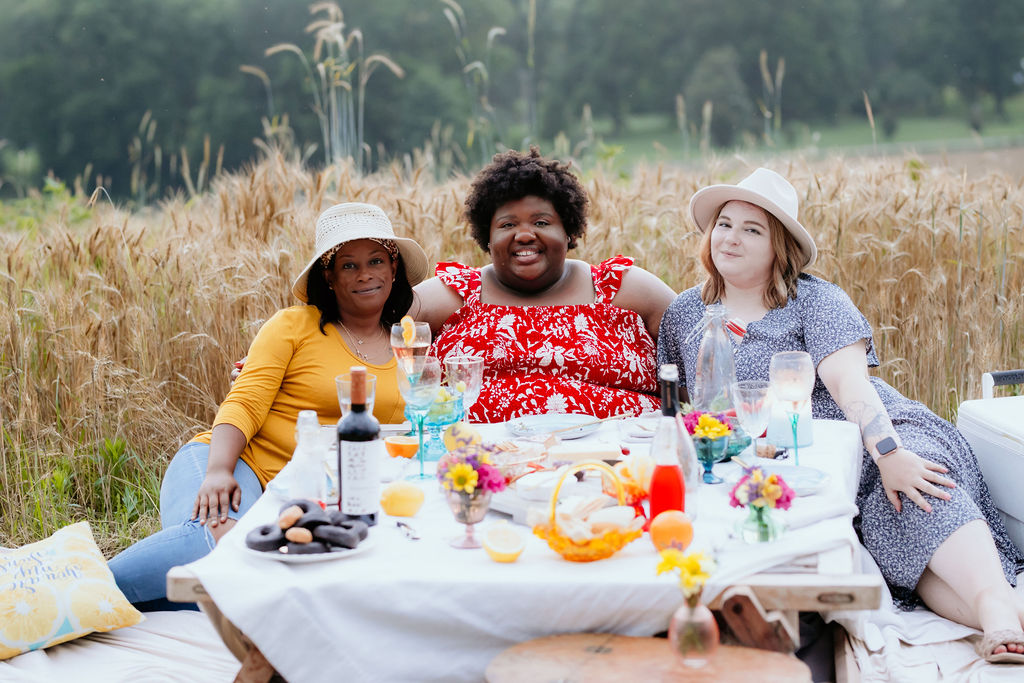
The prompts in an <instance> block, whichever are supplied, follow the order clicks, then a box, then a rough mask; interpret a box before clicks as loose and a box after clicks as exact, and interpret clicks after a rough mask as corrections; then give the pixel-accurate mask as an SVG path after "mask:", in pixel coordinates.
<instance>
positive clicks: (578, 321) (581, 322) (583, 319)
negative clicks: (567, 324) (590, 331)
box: [572, 313, 587, 332]
mask: <svg viewBox="0 0 1024 683" xmlns="http://www.w3.org/2000/svg"><path fill="white" fill-rule="evenodd" d="M572 324H573V325H574V326H575V327H576V331H577V332H582V331H583V330H585V329H587V316H585V315H583V314H582V313H577V314H576V317H575V318H573V321H572Z"/></svg>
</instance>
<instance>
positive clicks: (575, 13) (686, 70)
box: [0, 0, 1024, 196]
mask: <svg viewBox="0 0 1024 683" xmlns="http://www.w3.org/2000/svg"><path fill="white" fill-rule="evenodd" d="M309 4H310V3H309V1H308V0H262V1H260V2H256V1H254V0H159V1H158V0H129V1H128V2H125V1H124V0H120V1H117V2H115V0H78V1H76V2H67V1H66V0H33V1H32V2H24V0H0V147H4V146H6V152H7V153H8V156H9V154H10V153H11V150H19V151H28V152H29V154H30V156H28V157H22V159H21V160H22V162H25V161H26V160H28V161H29V162H33V163H32V164H30V166H29V167H28V169H27V171H26V169H25V167H24V163H22V165H21V166H16V164H15V162H14V161H13V160H9V161H4V162H3V167H2V168H0V175H4V176H6V177H7V182H8V187H7V188H4V187H3V186H0V193H4V192H6V193H10V192H12V191H13V189H14V188H13V185H12V176H14V175H15V170H17V169H18V168H20V169H21V170H20V171H19V172H21V173H22V174H23V175H24V174H25V173H26V172H27V173H28V175H29V176H34V177H35V180H36V182H35V185H36V186H38V185H39V182H38V181H39V180H40V179H41V176H42V174H44V173H46V171H48V170H52V171H53V172H54V174H55V175H56V176H57V177H59V178H63V179H66V180H69V181H70V180H71V179H73V178H74V177H75V176H77V175H80V174H84V173H85V171H86V169H87V167H88V170H89V171H90V173H89V174H88V175H89V180H90V183H89V184H90V186H91V185H92V184H93V182H92V181H93V180H94V179H95V177H96V175H99V176H100V177H101V179H102V180H103V181H104V182H103V184H104V186H105V187H106V188H107V189H108V190H110V191H111V192H112V193H113V194H115V195H119V196H125V195H127V193H128V188H129V176H130V173H131V163H132V162H131V161H130V160H129V156H130V153H129V148H130V147H131V146H132V141H133V138H134V137H136V136H137V135H138V134H139V131H138V129H139V123H140V121H142V119H143V116H144V115H145V113H146V112H151V120H152V121H155V122H156V128H155V130H154V131H153V136H152V138H151V139H149V140H145V145H144V146H145V149H142V150H140V154H141V155H142V158H144V159H147V160H148V161H149V163H150V164H151V165H152V166H153V171H151V172H150V175H151V176H153V175H160V176H161V177H162V178H163V183H164V185H167V186H172V185H175V184H180V178H177V177H176V176H175V173H174V169H173V168H172V165H173V164H174V163H175V161H177V162H180V159H181V153H182V150H185V152H186V153H187V154H188V155H189V157H190V158H191V159H192V160H193V172H194V166H195V163H196V162H195V160H196V159H198V158H200V157H201V156H202V153H203V146H204V142H205V140H206V139H207V138H208V139H209V143H210V145H211V147H212V148H213V149H214V150H219V149H220V148H221V147H222V146H223V159H222V162H223V166H224V167H225V168H227V169H230V168H235V167H238V166H239V165H241V164H243V163H244V162H246V161H248V160H249V159H250V158H252V157H253V156H254V147H253V144H252V140H253V138H256V137H259V136H261V135H263V133H264V131H263V129H262V127H261V123H260V119H261V117H266V118H268V119H270V120H273V117H274V116H280V115H282V114H288V120H289V122H290V125H291V127H292V129H293V132H294V135H295V137H296V138H297V140H298V141H299V142H300V143H318V141H319V131H318V129H317V124H316V120H315V117H314V116H313V114H312V113H311V110H310V96H309V90H308V83H306V82H305V74H304V72H303V71H302V69H301V67H300V65H299V64H298V62H297V60H295V59H291V58H287V57H286V56H284V55H277V56H271V57H267V56H265V55H264V51H265V50H266V49H267V48H269V47H271V46H273V45H276V44H279V43H282V42H291V43H294V44H296V45H299V46H300V47H301V48H302V49H303V50H305V51H307V53H309V52H311V50H312V39H311V38H310V37H309V36H308V35H307V34H306V33H305V31H304V29H305V27H306V26H307V24H308V23H309V22H310V20H311V15H310V11H309ZM460 4H461V7H462V9H463V10H464V12H465V16H466V29H467V33H466V36H465V37H464V40H463V42H462V43H461V44H460V43H458V42H457V41H456V38H455V37H454V35H453V32H452V30H451V27H450V26H449V25H448V22H447V21H446V19H445V17H444V15H443V11H444V9H445V8H446V7H449V5H447V4H446V3H445V0H373V1H372V2H371V1H370V0H348V1H344V2H342V3H341V8H342V10H343V11H344V13H345V20H346V24H347V27H348V29H350V30H351V29H353V28H358V29H360V30H361V32H362V34H363V36H364V39H365V44H366V49H367V52H368V53H370V52H380V53H383V54H385V55H387V56H389V57H390V58H391V59H393V60H394V61H395V62H397V63H398V64H399V65H400V66H401V67H402V68H403V69H404V70H405V71H406V76H405V78H404V79H398V78H395V77H393V76H391V75H390V74H386V73H383V72H381V73H379V74H378V75H377V76H375V77H374V79H373V80H372V82H371V83H370V84H369V88H368V95H367V105H366V121H367V124H366V126H367V131H366V141H367V144H368V145H369V147H370V148H371V150H372V154H373V157H372V158H373V164H374V166H376V165H378V164H379V163H380V162H381V161H384V160H386V159H387V158H388V157H394V156H400V155H402V154H404V153H408V152H410V151H412V150H414V149H417V148H421V147H423V145H424V143H425V141H426V140H428V139H430V138H431V136H432V135H433V138H434V140H435V144H436V141H438V140H439V139H440V138H441V137H442V135H447V138H446V139H448V140H449V141H450V143H449V144H451V145H453V146H458V147H459V148H461V152H462V153H461V154H457V155H456V162H459V165H461V166H462V167H463V168H467V167H471V166H473V165H475V164H478V163H479V161H480V159H481V158H486V156H487V149H486V148H485V149H483V153H482V154H471V153H469V147H471V146H472V144H471V143H470V131H471V130H472V129H474V127H475V130H476V131H477V132H479V131H480V130H481V129H480V126H479V125H477V123H476V122H472V121H471V119H473V118H474V116H478V114H479V112H476V113H474V105H475V104H476V105H479V92H480V91H474V90H473V87H469V86H468V83H469V82H471V81H473V80H474V79H475V78H478V77H479V75H480V74H479V72H476V73H475V74H471V75H467V74H465V73H464V72H463V67H464V63H465V62H463V61H460V59H459V57H458V56H457V54H456V48H457V47H461V48H462V49H463V50H464V54H465V55H468V61H473V60H482V61H486V64H487V67H488V71H487V82H486V88H484V89H483V92H485V94H486V111H487V118H488V122H489V125H490V126H491V127H490V129H488V130H486V131H484V133H486V136H485V138H486V139H485V140H484V142H487V143H488V144H490V145H491V147H493V146H494V145H504V146H510V147H521V146H523V145H524V144H527V143H529V142H531V141H550V140H552V139H554V138H555V137H556V136H557V135H558V134H559V133H564V134H565V135H566V136H567V137H568V138H569V139H570V140H571V141H573V142H576V141H579V140H580V139H582V138H583V137H585V136H586V135H587V131H586V130H585V122H583V121H581V114H582V111H583V107H584V105H589V106H590V107H591V109H592V111H593V116H594V117H595V118H597V119H602V120H610V121H611V122H612V134H613V135H618V134H622V133H623V132H625V130H626V128H627V127H628V125H629V122H630V121H631V117H635V116H636V115H644V114H646V115H657V116H662V117H664V120H665V123H666V127H667V128H670V127H671V126H672V125H673V121H674V120H675V97H676V95H677V94H679V93H683V91H684V86H689V87H690V88H691V89H693V90H694V91H695V92H698V93H700V96H701V97H710V98H712V99H713V100H715V103H716V106H715V111H717V112H718V113H719V116H720V120H718V121H715V123H714V125H715V127H716V128H717V130H716V133H715V138H716V140H717V141H718V142H719V143H720V144H729V143H734V142H736V141H739V140H742V139H743V135H744V134H745V133H749V134H750V135H753V136H756V135H758V134H759V132H760V131H761V130H762V129H763V121H762V120H761V119H760V113H759V107H758V106H756V100H757V99H759V98H760V97H761V95H762V80H761V73H760V71H759V67H758V56H759V54H760V52H761V51H762V50H765V51H766V53H767V56H768V62H769V64H772V65H774V64H775V63H776V60H777V59H779V58H784V59H785V61H786V72H785V80H784V84H783V96H782V101H781V105H782V106H781V114H782V121H783V122H785V125H786V126H789V127H791V128H792V127H794V126H797V125H799V124H801V123H803V124H807V123H809V122H821V121H836V120H839V119H842V118H843V117H845V116H849V115H853V114H856V115H860V116H863V113H864V100H863V93H867V94H868V96H869V97H870V98H871V103H872V106H873V109H874V114H875V116H876V117H877V118H879V119H880V120H881V121H883V123H884V124H885V125H884V128H883V132H885V133H889V134H891V133H893V132H894V131H895V130H896V127H897V126H898V120H899V119H900V118H902V117H906V116H911V115H923V114H928V115H935V114H953V115H956V116H961V117H963V118H964V119H969V120H970V121H971V122H972V125H974V126H975V127H976V128H981V127H983V126H984V125H985V124H986V120H985V117H984V115H983V113H982V108H981V103H982V102H991V106H990V109H991V110H992V111H993V112H994V113H995V116H996V117H1002V116H1004V102H1005V101H1006V100H1007V99H1008V98H1009V97H1012V96H1013V95H1015V94H1017V93H1020V92H1021V82H1022V81H1024V76H1021V75H1020V72H1021V71H1022V69H1024V65H1022V64H1021V58H1022V57H1024V40H1022V37H1024V3H1021V2H1019V0H986V1H985V2H980V3H979V2H976V1H975V0H913V1H910V0H774V1H773V2H750V1H749V0H680V1H678V2H665V1H664V0H632V1H631V2H628V3H624V2H621V1H619V0H464V1H463V2H461V3H460ZM531 17H533V20H531ZM495 26H500V27H503V28H504V29H505V33H504V34H503V35H500V36H498V37H497V38H495V39H494V40H493V47H492V49H490V50H488V49H487V48H486V44H487V35H488V31H489V30H490V29H491V28H492V27H495ZM722 49H729V50H731V51H733V52H734V53H735V55H736V58H737V62H736V64H737V71H736V74H735V75H736V76H737V77H738V78H739V79H740V80H741V81H742V83H743V84H744V86H745V93H744V92H737V88H736V87H735V85H734V84H735V80H734V79H733V80H730V79H723V80H721V81H718V80H711V81H707V80H706V79H705V78H704V77H701V80H703V81H705V82H703V83H702V84H694V83H693V79H694V76H695V75H699V72H698V71H697V67H698V65H699V64H700V63H701V62H702V60H703V59H705V58H706V56H707V55H708V54H709V52H711V51H714V50H722ZM243 64H248V65H254V66H258V67H259V68H261V69H263V70H265V71H266V72H267V74H268V75H269V77H270V80H271V83H272V96H271V97H270V104H268V96H267V93H266V92H265V91H264V88H263V86H262V85H261V84H260V82H259V81H258V80H257V79H256V78H253V77H252V76H250V75H246V74H243V73H242V72H241V71H239V67H240V66H241V65H243ZM1015 77H1016V79H1017V80H1015ZM474 87H475V86H474ZM950 92H952V93H953V96H952V97H949V96H946V95H948V94H949V93H950ZM738 97H739V98H743V99H744V100H745V101H744V102H743V103H741V105H740V106H734V105H730V98H731V99H733V100H735V99H736V98H738ZM701 105H702V102H696V101H689V100H688V102H687V107H688V109H689V112H690V113H689V121H690V124H691V125H695V126H699V125H700V123H699V118H698V117H699V113H698V112H699V111H700V110H701ZM477 109H479V106H477ZM726 112H728V113H729V114H730V115H729V116H727V115H726ZM435 125H437V126H438V128H439V129H440V131H441V132H439V130H438V129H434V130H433V132H432V129H433V128H434V127H435ZM723 128H724V129H725V130H724V131H723ZM480 134H481V135H483V133H480ZM790 138H792V133H790ZM144 139H145V138H144ZM755 139H756V137H755ZM473 144H476V143H473ZM157 147H159V148H160V149H161V151H162V156H161V159H159V160H156V159H152V158H150V157H151V156H152V152H153V150H154V149H156V148H157ZM147 152H148V153H149V155H150V156H146V154H147ZM33 155H34V156H33ZM172 157H176V159H172ZM313 158H314V160H318V158H317V157H316V156H314V157H313ZM321 158H322V157H321ZM36 159H38V160H37V161H35V160H36ZM158 161H159V163H157V162H158ZM89 165H91V166H89ZM157 166H160V168H159V169H157ZM12 169H15V170H12ZM19 182H20V183H21V184H25V182H26V181H25V180H23V179H22V180H19Z"/></svg>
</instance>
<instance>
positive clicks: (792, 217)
mask: <svg viewBox="0 0 1024 683" xmlns="http://www.w3.org/2000/svg"><path fill="white" fill-rule="evenodd" d="M797 208H798V200H797V194H796V191H795V190H794V189H793V186H792V185H790V184H789V182H788V181H786V179H785V178H783V177H782V176H780V175H778V174H777V173H775V172H773V171H770V170H768V169H764V168H761V169H758V170H756V171H755V172H754V173H752V174H751V175H750V176H749V177H747V178H745V179H744V180H743V181H741V182H740V183H739V184H738V185H714V186H711V187H706V188H703V189H702V190H700V191H698V192H697V193H696V194H695V195H694V196H693V198H692V199H691V201H690V217H691V219H692V220H693V221H694V223H695V224H696V226H697V227H698V228H699V229H700V230H701V232H703V233H704V238H703V241H702V242H701V247H700V256H701V262H702V264H703V266H704V268H705V270H706V271H707V272H708V275H709V277H708V279H707V281H706V282H705V283H704V284H703V285H701V286H697V287H694V288H691V289H688V290H686V291H685V292H683V293H682V294H680V295H679V296H678V297H677V298H676V300H675V301H674V302H673V303H672V305H671V306H670V307H669V309H668V310H667V311H666V312H665V316H664V317H663V318H662V322H661V334H660V336H659V339H658V361H659V363H676V364H677V365H678V366H679V368H680V372H681V373H682V374H683V375H684V379H685V381H686V386H687V388H688V389H690V390H692V389H693V381H694V368H695V365H696V360H697V351H698V344H699V342H700V335H696V338H691V337H690V332H691V330H692V329H693V328H694V327H695V326H696V325H698V324H700V322H701V319H702V317H703V315H704V309H705V306H706V305H708V304H712V303H716V302H720V303H722V304H725V306H726V307H727V308H728V311H729V316H730V317H731V318H733V319H738V320H739V321H742V323H743V325H742V326H741V327H745V332H744V334H743V336H742V338H740V337H735V336H734V337H733V339H732V341H733V343H734V350H735V353H736V376H737V379H738V380H745V379H767V378H768V365H769V362H770V360H771V356H772V354H773V353H775V352H778V351H794V350H802V351H807V352H808V353H809V354H810V355H811V357H812V359H813V361H814V365H815V368H816V371H817V376H816V378H815V385H814V393H813V396H812V405H813V411H814V417H816V418H826V419H836V420H843V419H846V420H850V421H851V422H854V423H856V424H858V425H859V426H860V429H861V435H862V437H863V440H864V447H865V450H864V454H863V458H864V461H863V466H862V474H861V481H860V486H859V490H858V493H857V505H858V507H859V508H860V518H859V521H860V527H859V531H860V534H861V536H862V539H863V542H864V545H865V547H867V549H868V551H869V552H870V553H871V555H872V557H874V559H875V561H876V562H877V564H878V566H879V567H880V568H881V570H882V574H883V575H884V577H885V579H886V581H887V582H888V584H889V586H890V589H891V592H892V595H893V599H894V601H895V602H896V604H897V605H898V606H899V607H901V608H902V609H912V608H913V607H915V606H917V605H919V604H920V603H921V601H923V602H924V603H925V604H926V605H927V606H928V607H930V608H931V609H932V610H933V611H934V612H936V613H938V614H940V615H942V616H944V617H946V618H948V619H952V620H954V621H957V622H959V623H962V624H966V625H968V626H971V627H973V628H978V629H981V630H982V631H984V633H985V638H984V639H983V641H982V645H981V647H980V648H979V652H981V653H982V654H983V655H984V656H985V657H986V658H987V659H989V660H990V661H1015V662H1018V663H1024V632H1022V628H1021V627H1022V623H1024V604H1022V601H1021V600H1020V599H1019V598H1017V597H1016V595H1015V594H1014V592H1013V589H1012V588H1011V583H1015V582H1016V576H1017V573H1018V572H1020V571H1021V570H1022V569H1024V556H1022V555H1021V552H1020V550H1018V549H1017V548H1016V547H1015V546H1014V545H1013V543H1012V542H1011V541H1010V540H1009V538H1008V537H1007V535H1006V531H1005V528H1004V527H1003V524H1002V521H1001V520H1000V519H999V515H998V513H997V511H996V509H995V507H994V505H993V504H992V501H991V499H990V497H989V494H988V489H987V488H986V486H985V482H984V481H983V479H982V476H981V472H980V470H979V468H978V464H977V461H976V460H975V458H974V454H973V453H972V452H971V449H970V446H968V444H967V442H966V441H965V440H964V438H963V436H962V435H961V434H960V433H959V432H958V431H957V430H956V428H955V427H953V425H951V424H950V423H949V422H946V421H945V420H943V419H941V418H940V417H938V416H937V415H935V414H934V413H932V412H931V411H930V410H928V408H927V407H925V406H924V405H923V404H921V403H918V402H917V401H911V400H910V399H908V398H906V397H904V396H902V395H901V394H900V393H899V392H897V391H896V390H895V389H893V388H892V387H890V386H889V385H888V384H886V383H885V382H883V381H882V380H881V379H879V378H877V377H871V376H869V374H868V367H869V366H871V367H875V366H877V365H878V358H877V356H876V355H875V350H874V345H873V342H872V333H871V327H870V325H869V324H868V322H867V320H866V319H865V318H864V316H863V315H862V314H861V313H860V311H859V310H857V308H856V306H854V304H853V302H852V301H851V300H850V298H849V297H848V296H847V295H846V293H845V292H843V290H841V289H840V288H839V287H837V286H836V285H834V284H832V283H829V282H826V281H824V280H821V279H819V278H816V277H814V276H812V275H808V274H806V273H804V272H802V271H803V270H804V269H806V268H807V267H808V266H810V265H811V264H812V263H813V262H814V259H815V256H816V255H817V250H816V248H815V245H814V240H813V239H812V238H811V236H810V234H809V233H808V232H807V230H806V229H804V227H803V226H802V225H801V224H800V223H799V221H798V220H797ZM688 340H689V341H688ZM691 393H692V391H691Z"/></svg>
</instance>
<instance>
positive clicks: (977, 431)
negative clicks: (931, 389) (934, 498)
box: [956, 373, 1024, 549]
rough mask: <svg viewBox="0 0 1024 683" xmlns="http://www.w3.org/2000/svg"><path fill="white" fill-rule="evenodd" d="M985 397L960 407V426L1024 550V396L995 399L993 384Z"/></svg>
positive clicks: (1002, 513)
mask: <svg viewBox="0 0 1024 683" xmlns="http://www.w3.org/2000/svg"><path fill="white" fill-rule="evenodd" d="M993 374H995V373H993ZM1007 374H1008V373H1007ZM985 394H986V395H988V398H983V399H981V400H975V401H964V402H963V403H961V404H960V410H959V411H958V413H957V420H956V426H957V428H958V429H959V430H960V431H961V432H962V433H963V435H964V437H966V439H967V441H968V443H970V444H971V448H972V449H973V450H974V455H975V456H977V458H978V464H979V465H981V472H982V474H983V475H984V477H985V483H986V484H988V490H989V492H990V493H991V494H992V501H993V502H994V503H995V505H996V507H997V508H998V509H999V514H1000V516H1001V517H1002V518H1003V522H1004V523H1005V524H1006V530H1007V531H1008V532H1009V534H1010V538H1011V539H1012V540H1013V542H1014V543H1016V544H1017V547H1018V548H1021V549H1024V396H1006V397H1001V398H991V380H989V382H987V383H986V386H985Z"/></svg>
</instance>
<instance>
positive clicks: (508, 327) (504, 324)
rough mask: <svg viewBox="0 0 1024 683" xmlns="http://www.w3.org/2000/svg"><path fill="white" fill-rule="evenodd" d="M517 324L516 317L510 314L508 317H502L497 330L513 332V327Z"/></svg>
mask: <svg viewBox="0 0 1024 683" xmlns="http://www.w3.org/2000/svg"><path fill="white" fill-rule="evenodd" d="M515 322H516V317H515V316H514V315H512V314H511V313H509V314H508V315H503V316H501V319H500V320H499V321H498V326H497V329H499V330H505V331H507V332H512V326H513V325H514V324H515Z"/></svg>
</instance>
